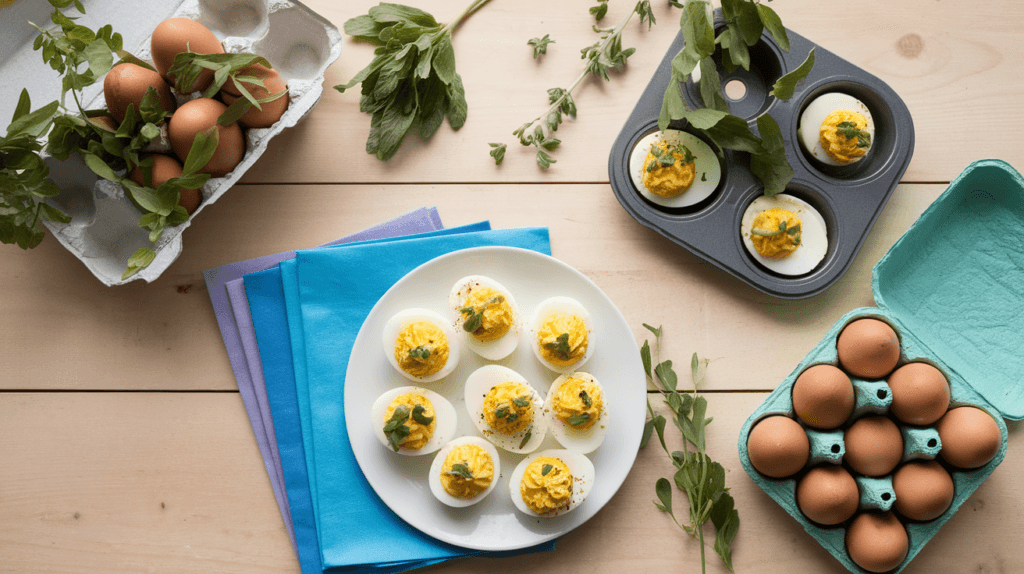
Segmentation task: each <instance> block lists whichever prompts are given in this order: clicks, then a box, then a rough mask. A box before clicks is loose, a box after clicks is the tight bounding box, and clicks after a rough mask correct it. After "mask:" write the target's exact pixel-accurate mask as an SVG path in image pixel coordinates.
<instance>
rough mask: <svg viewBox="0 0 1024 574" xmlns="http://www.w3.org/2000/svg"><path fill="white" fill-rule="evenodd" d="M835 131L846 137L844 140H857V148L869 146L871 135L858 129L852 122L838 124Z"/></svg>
mask: <svg viewBox="0 0 1024 574" xmlns="http://www.w3.org/2000/svg"><path fill="white" fill-rule="evenodd" d="M836 131H837V132H839V133H841V134H843V135H844V136H846V139H853V138H857V147H860V148H864V147H868V146H870V145H871V134H869V133H868V132H866V131H864V130H861V129H858V128H857V124H855V123H853V122H839V124H838V125H836Z"/></svg>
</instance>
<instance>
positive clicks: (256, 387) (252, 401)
mask: <svg viewBox="0 0 1024 574" xmlns="http://www.w3.org/2000/svg"><path fill="white" fill-rule="evenodd" d="M443 227H444V226H443V225H442V224H441V219H440V217H439V216H438V214H437V209H436V208H434V207H430V208H426V207H424V208H420V209H417V210H415V211H412V212H409V213H406V214H403V215H400V216H398V217H396V218H394V219H391V220H388V221H386V222H384V223H381V224H379V225H375V226H373V227H370V228H368V229H365V230H363V231H360V232H358V233H355V234H353V235H349V236H347V237H343V238H341V239H337V240H335V241H332V242H330V243H326V244H324V246H326V245H338V244H342V243H352V242H355V241H366V240H369V239H377V238H384V237H395V236H399V235H408V234H412V233H423V232H426V231H435V230H438V229H442V228H443ZM294 257H295V251H286V252H283V253H277V254H274V255H266V256H263V257H257V258H255V259H249V260H247V261H239V262H238V263H229V264H227V265H222V266H220V267H214V268H211V269H207V270H206V271H204V272H203V277H204V278H205V280H206V288H207V291H208V292H209V294H210V302H211V303H212V304H213V311H214V313H215V314H216V316H217V324H218V325H219V326H220V333H221V337H222V338H223V339H224V346H225V347H226V348H227V352H228V359H229V360H230V362H231V370H232V371H233V372H234V374H235V381H236V382H237V383H238V392H239V394H240V395H241V396H242V403H243V404H244V405H245V411H246V412H247V413H248V415H249V422H250V424H252V430H253V434H254V435H255V437H256V444H257V445H258V446H259V449H260V454H261V455H262V456H263V464H264V465H265V466H266V469H267V476H269V477H270V483H271V486H272V487H273V489H274V496H275V497H276V498H277V505H278V508H280V510H281V516H282V518H284V522H285V526H286V528H287V529H288V536H289V537H290V538H291V541H292V547H293V548H295V547H296V543H295V531H294V528H293V526H292V520H291V511H290V509H289V508H288V496H287V493H286V491H285V485H284V473H283V471H282V469H281V458H280V455H279V454H278V450H277V438H276V436H275V434H274V430H273V429H274V426H273V420H272V419H271V414H270V408H269V406H268V402H267V387H266V382H265V381H264V380H263V370H262V367H261V364H260V360H259V348H258V347H257V345H256V336H255V334H254V331H253V325H252V318H251V317H250V315H249V303H248V301H247V299H246V297H245V291H244V287H243V286H242V280H241V278H242V276H243V275H245V274H247V273H253V272H256V271H262V270H264V269H267V268H269V267H272V266H274V265H276V264H278V263H280V262H281V261H284V260H286V259H292V258H294Z"/></svg>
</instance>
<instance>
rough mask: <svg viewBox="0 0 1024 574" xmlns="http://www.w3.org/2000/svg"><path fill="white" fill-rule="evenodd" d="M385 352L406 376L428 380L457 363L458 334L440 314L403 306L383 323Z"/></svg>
mask: <svg viewBox="0 0 1024 574" xmlns="http://www.w3.org/2000/svg"><path fill="white" fill-rule="evenodd" d="M383 344H384V354H385V355H387V357H388V362H389V363H391V366H393V367H394V368H395V369H397V370H398V372H400V373H402V375H403V376H405V377H406V378H408V379H411V380H413V381H417V382H424V383H430V382H434V381H437V380H440V379H442V378H444V377H446V376H448V374H449V373H451V372H452V371H453V370H454V369H455V366H456V365H457V364H458V362H459V349H460V337H456V335H455V331H454V329H452V326H451V325H450V324H449V322H448V321H445V319H444V318H443V317H441V315H439V314H437V313H435V312H434V311H431V310H429V309H415V308H414V309H406V310H404V311H400V312H398V313H396V314H395V315H394V316H393V317H392V318H391V319H389V320H388V322H387V324H386V325H384V337H383Z"/></svg>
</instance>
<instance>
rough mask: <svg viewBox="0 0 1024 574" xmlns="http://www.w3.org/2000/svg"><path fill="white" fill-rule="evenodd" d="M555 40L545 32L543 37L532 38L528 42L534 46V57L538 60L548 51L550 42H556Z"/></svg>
mask: <svg viewBox="0 0 1024 574" xmlns="http://www.w3.org/2000/svg"><path fill="white" fill-rule="evenodd" d="M554 43H555V41H554V40H552V39H551V36H550V35H549V34H544V37H543V38H530V39H529V40H528V41H527V42H526V44H527V45H528V46H531V47H533V59H534V60H536V59H537V58H539V57H540V55H541V54H547V53H548V44H554Z"/></svg>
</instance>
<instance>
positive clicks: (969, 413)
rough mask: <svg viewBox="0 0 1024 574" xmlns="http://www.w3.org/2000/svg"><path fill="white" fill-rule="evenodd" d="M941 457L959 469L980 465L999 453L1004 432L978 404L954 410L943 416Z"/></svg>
mask: <svg viewBox="0 0 1024 574" xmlns="http://www.w3.org/2000/svg"><path fill="white" fill-rule="evenodd" d="M935 428H936V429H937V430H938V431H939V440H940V441H942V450H941V451H940V452H939V456H941V457H942V459H943V460H945V461H946V462H948V463H949V464H951V465H953V466H955V467H958V468H978V467H979V466H982V465H984V464H985V463H987V462H988V461H990V460H992V458H993V457H995V456H996V453H998V452H999V447H1000V446H1001V445H1002V441H1003V435H1002V433H1001V432H1000V431H999V425H998V424H997V423H996V421H995V419H993V418H992V417H991V416H990V415H989V414H988V413H987V412H985V411H983V410H981V409H979V408H976V407H957V408H955V409H950V410H949V411H947V412H946V414H945V415H943V416H942V418H941V419H939V422H938V423H936V425H935Z"/></svg>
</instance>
